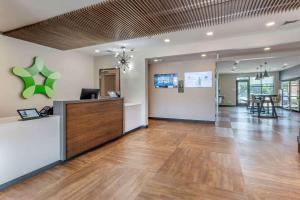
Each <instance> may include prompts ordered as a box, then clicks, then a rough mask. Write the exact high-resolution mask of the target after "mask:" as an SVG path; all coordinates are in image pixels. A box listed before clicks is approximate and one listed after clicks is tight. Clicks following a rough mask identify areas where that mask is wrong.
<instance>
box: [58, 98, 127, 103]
mask: <svg viewBox="0 0 300 200" xmlns="http://www.w3.org/2000/svg"><path fill="white" fill-rule="evenodd" d="M120 99H123V98H110V97H101V98H99V99H87V100H66V101H54V102H63V103H65V104H69V103H91V102H99V101H100V102H101V101H116V100H120Z"/></svg>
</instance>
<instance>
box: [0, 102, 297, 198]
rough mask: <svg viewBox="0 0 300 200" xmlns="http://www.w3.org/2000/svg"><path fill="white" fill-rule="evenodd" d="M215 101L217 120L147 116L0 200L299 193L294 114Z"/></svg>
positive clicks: (1, 195) (7, 192) (2, 194)
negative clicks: (272, 114)
mask: <svg viewBox="0 0 300 200" xmlns="http://www.w3.org/2000/svg"><path fill="white" fill-rule="evenodd" d="M278 113H279V115H280V118H279V119H278V120H275V119H257V118H255V117H251V116H250V115H248V114H247V111H246V109H245V108H222V109H221V111H220V113H219V115H218V121H217V123H216V126H214V125H206V124H196V123H183V122H168V121H157V120H151V121H150V124H149V128H148V129H142V130H139V131H136V132H134V133H131V134H129V135H127V136H125V137H123V138H121V139H119V140H117V141H115V142H113V143H110V144H108V145H105V146H104V147H102V148H99V149H97V150H95V151H92V152H89V153H87V154H85V155H82V156H80V157H77V158H76V159H73V160H71V161H69V162H66V163H64V164H62V165H59V166H56V167H54V168H53V169H50V170H48V171H46V172H44V173H41V174H39V175H37V176H35V177H33V178H31V179H29V180H26V181H24V182H23V183H20V184H18V185H15V186H13V187H11V188H9V189H7V190H5V191H3V192H0V199H1V200H2V199H3V200H15V199H21V200H27V199H28V200H48V199H53V200H67V199H70V200H79V199H85V200H89V199H103V200H108V199H122V200H123V199H124V200H127V199H171V200H173V199H188V200H190V199H200V200H201V199H205V200H220V199H228V200H235V199H236V200H243V199H248V200H267V199H270V200H276V199H280V200H285V199H291V200H293V199H300V159H299V158H300V157H299V154H298V153H297V142H296V136H297V134H298V132H299V127H300V114H298V113H291V112H286V111H283V110H280V109H279V110H278Z"/></svg>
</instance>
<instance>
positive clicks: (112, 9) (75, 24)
mask: <svg viewBox="0 0 300 200" xmlns="http://www.w3.org/2000/svg"><path fill="white" fill-rule="evenodd" d="M299 7H300V0H106V1H104V2H101V3H99V4H95V5H92V6H89V7H86V8H82V9H79V10H75V11H72V12H69V13H66V14H63V15H60V16H56V17H53V18H50V19H48V20H45V21H42V22H39V23H36V24H33V25H30V26H26V27H22V28H19V29H16V30H12V31H8V32H5V33H4V34H5V35H7V36H11V37H15V38H19V39H23V40H27V41H30V42H34V43H38V44H41V45H45V46H49V47H53V48H56V49H61V50H67V49H74V48H79V47H85V46H90V45H96V44H102V43H107V42H112V41H119V40H127V39H133V38H140V37H145V36H153V35H158V34H163V33H169V32H175V31H182V30H189V29H195V28H201V27H209V26H214V25H217V24H223V23H228V22H231V21H235V20H239V19H242V18H248V17H255V16H261V15H267V14H274V13H280V12H287V11H291V10H295V9H298V8H299Z"/></svg>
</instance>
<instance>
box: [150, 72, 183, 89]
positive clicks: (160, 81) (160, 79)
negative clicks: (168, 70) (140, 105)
mask: <svg viewBox="0 0 300 200" xmlns="http://www.w3.org/2000/svg"><path fill="white" fill-rule="evenodd" d="M154 87H155V88H177V87H178V78H177V74H154Z"/></svg>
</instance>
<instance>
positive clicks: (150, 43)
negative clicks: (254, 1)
mask: <svg viewBox="0 0 300 200" xmlns="http://www.w3.org/2000/svg"><path fill="white" fill-rule="evenodd" d="M296 19H300V10H296V11H293V12H289V13H280V14H276V15H268V16H261V17H257V18H250V19H244V20H240V21H236V22H231V23H227V24H221V25H218V26H214V27H209V28H201V29H195V30H190V31H181V32H174V33H169V34H163V35H158V36H153V37H147V38H138V39H133V40H127V41H119V42H113V43H106V44H102V45H96V46H90V47H85V48H80V49H78V50H79V51H81V52H84V53H86V54H90V55H95V56H97V55H107V54H108V53H107V50H110V51H119V50H120V47H121V46H126V47H128V48H130V49H131V48H134V49H135V50H136V51H143V50H144V49H149V48H159V47H164V46H166V45H168V46H173V45H174V46H175V45H181V44H189V43H195V42H201V41H208V40H216V39H221V38H227V37H234V36H240V35H247V34H253V33H262V32H272V31H275V30H278V29H284V30H288V29H293V28H299V27H300V22H298V23H295V24H292V25H286V26H281V25H282V24H283V23H284V22H285V21H289V20H296ZM270 21H275V22H276V25H275V26H273V27H268V28H267V27H266V26H265V24H266V23H267V22H270ZM208 31H213V32H214V35H213V36H211V37H208V36H206V32H208ZM165 38H169V39H171V42H170V43H168V44H166V43H164V41H163V40H164V39H165ZM299 39H300V38H299ZM95 49H98V50H100V53H95V52H94V50H95Z"/></svg>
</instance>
